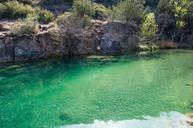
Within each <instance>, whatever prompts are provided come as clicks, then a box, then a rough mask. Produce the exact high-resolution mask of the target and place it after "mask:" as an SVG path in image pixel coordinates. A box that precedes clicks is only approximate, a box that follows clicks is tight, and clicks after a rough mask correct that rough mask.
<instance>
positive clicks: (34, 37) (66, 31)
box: [0, 20, 193, 63]
mask: <svg viewBox="0 0 193 128" xmlns="http://www.w3.org/2000/svg"><path fill="white" fill-rule="evenodd" d="M5 26H6V25H5V24H3V25H1V29H0V51H1V52H0V63H10V62H21V61H30V60H35V59H46V58H49V57H55V56H68V55H76V56H77V55H91V54H102V55H104V54H118V53H125V52H131V51H136V50H150V51H151V50H155V49H162V48H163V49H165V48H167V49H168V48H172V49H174V48H175V49H176V48H191V47H192V46H193V44H190V45H187V44H182V43H180V44H178V43H174V42H173V41H159V42H158V43H154V44H151V43H140V42H141V39H140V37H139V36H138V35H139V34H138V33H137V31H138V29H139V28H138V27H137V26H135V25H133V24H124V23H121V22H118V21H116V22H107V21H100V20H93V21H92V25H91V26H89V27H76V26H74V27H72V26H71V27H66V26H62V28H60V29H59V28H57V27H54V25H53V26H52V25H41V26H40V28H41V31H40V32H39V33H37V34H15V35H14V34H12V33H10V31H9V30H8V29H6V27H5ZM191 45H192V46H191Z"/></svg>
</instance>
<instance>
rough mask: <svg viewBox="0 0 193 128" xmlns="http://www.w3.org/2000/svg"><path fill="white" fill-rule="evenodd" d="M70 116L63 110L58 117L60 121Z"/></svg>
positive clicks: (70, 116)
mask: <svg viewBox="0 0 193 128" xmlns="http://www.w3.org/2000/svg"><path fill="white" fill-rule="evenodd" d="M71 118H72V115H71V114H68V113H65V112H62V113H60V115H59V119H60V120H62V121H64V120H71Z"/></svg>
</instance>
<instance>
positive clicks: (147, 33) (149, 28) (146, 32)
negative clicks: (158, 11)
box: [141, 13, 158, 40]
mask: <svg viewBox="0 0 193 128" xmlns="http://www.w3.org/2000/svg"><path fill="white" fill-rule="evenodd" d="M157 31H158V25H157V23H156V20H155V15H154V13H148V14H147V15H146V16H145V21H144V22H143V24H142V27H141V33H142V36H143V37H145V38H146V39H148V40H153V39H154V38H155V36H156V33H157Z"/></svg>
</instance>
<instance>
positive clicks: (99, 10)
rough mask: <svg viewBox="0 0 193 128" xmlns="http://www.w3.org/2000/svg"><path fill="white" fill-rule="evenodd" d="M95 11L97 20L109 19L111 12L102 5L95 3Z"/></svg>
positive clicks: (94, 15) (94, 16)
mask: <svg viewBox="0 0 193 128" xmlns="http://www.w3.org/2000/svg"><path fill="white" fill-rule="evenodd" d="M93 10H94V14H93V18H97V19H98V18H99V19H103V18H107V17H108V15H109V13H110V10H109V9H108V8H106V7H105V6H103V5H102V4H97V3H93Z"/></svg>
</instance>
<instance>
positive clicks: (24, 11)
mask: <svg viewBox="0 0 193 128" xmlns="http://www.w3.org/2000/svg"><path fill="white" fill-rule="evenodd" d="M32 13H34V9H33V8H32V7H31V6H30V5H24V4H23V3H19V2H17V1H8V2H5V3H3V4H0V19H17V18H24V17H26V16H27V15H28V14H32Z"/></svg>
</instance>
